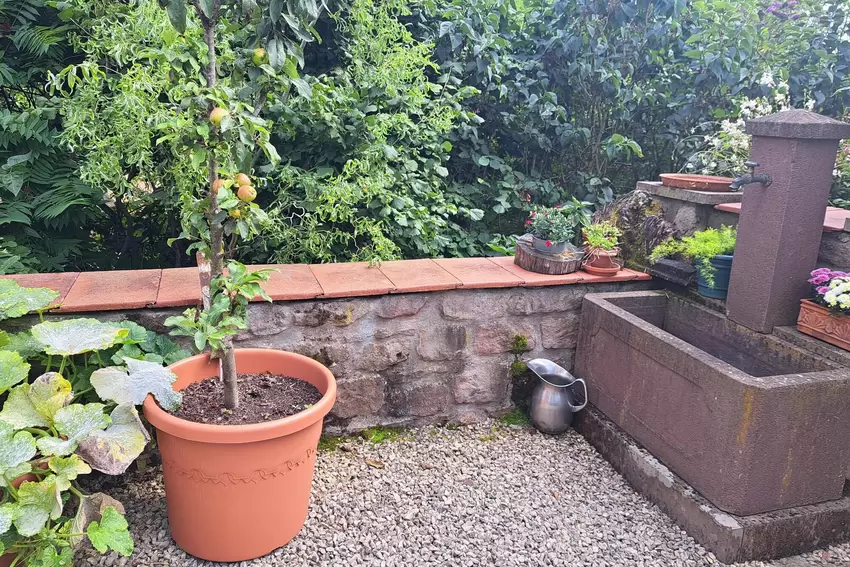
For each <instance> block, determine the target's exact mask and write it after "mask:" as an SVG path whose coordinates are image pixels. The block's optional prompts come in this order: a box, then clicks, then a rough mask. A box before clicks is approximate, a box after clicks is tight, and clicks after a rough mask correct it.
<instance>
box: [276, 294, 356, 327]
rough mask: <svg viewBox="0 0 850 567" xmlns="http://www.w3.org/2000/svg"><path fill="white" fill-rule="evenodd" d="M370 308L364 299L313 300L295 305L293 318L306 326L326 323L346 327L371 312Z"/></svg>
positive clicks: (297, 322) (297, 323)
mask: <svg viewBox="0 0 850 567" xmlns="http://www.w3.org/2000/svg"><path fill="white" fill-rule="evenodd" d="M370 309H371V306H370V304H369V301H368V300H362V299H354V300H346V301H332V302H321V303H320V302H315V303H312V302H311V303H304V304H301V305H299V306H297V307H293V308H292V320H293V322H294V323H295V324H296V325H301V326H304V327H318V326H320V325H324V324H325V323H330V324H332V325H335V326H337V327H345V326H347V325H350V324H352V323H353V322H355V321H357V320H358V319H360V318H361V317H363V316H364V315H366V314H367V313H369V311H370Z"/></svg>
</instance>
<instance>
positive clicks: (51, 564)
mask: <svg viewBox="0 0 850 567" xmlns="http://www.w3.org/2000/svg"><path fill="white" fill-rule="evenodd" d="M56 549H57V548H56V547H53V546H52V545H50V546H48V547H43V548H42V549H41V551H40V552H38V553H37V554H36V555H34V556H32V555H31V556H30V557H29V558H28V559H27V567H66V566H68V565H71V563H72V561H73V560H74V551H73V550H72V549H71V548H70V547H61V548H59V552H58V553H57V551H56Z"/></svg>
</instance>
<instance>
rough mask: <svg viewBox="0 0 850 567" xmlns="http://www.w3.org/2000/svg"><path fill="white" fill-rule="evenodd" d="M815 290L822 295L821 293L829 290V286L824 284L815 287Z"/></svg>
mask: <svg viewBox="0 0 850 567" xmlns="http://www.w3.org/2000/svg"><path fill="white" fill-rule="evenodd" d="M816 291H817V292H818V293H819V294H821V295H823V294H825V293H826V292H828V291H829V288H828V287H826V286H825V285H824V286H821V287H819V288H817V290H816Z"/></svg>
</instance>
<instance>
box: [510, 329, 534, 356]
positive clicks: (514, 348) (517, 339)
mask: <svg viewBox="0 0 850 567" xmlns="http://www.w3.org/2000/svg"><path fill="white" fill-rule="evenodd" d="M530 350H531V349H530V348H529V346H528V337H526V336H525V335H521V334H520V335H515V336H514V338H513V340H512V341H511V352H512V353H513V354H515V355H520V354H522V353H524V352H528V351H530Z"/></svg>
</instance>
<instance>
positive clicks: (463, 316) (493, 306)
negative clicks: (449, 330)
mask: <svg viewBox="0 0 850 567" xmlns="http://www.w3.org/2000/svg"><path fill="white" fill-rule="evenodd" d="M442 297H443V302H442V305H441V306H440V310H441V311H442V313H443V316H444V317H445V318H446V319H457V320H469V319H493V318H496V317H501V316H503V315H504V314H505V299H504V298H505V295H504V292H503V291H500V290H486V289H482V290H474V291H472V290H464V291H457V292H451V293H443V294H442Z"/></svg>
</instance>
